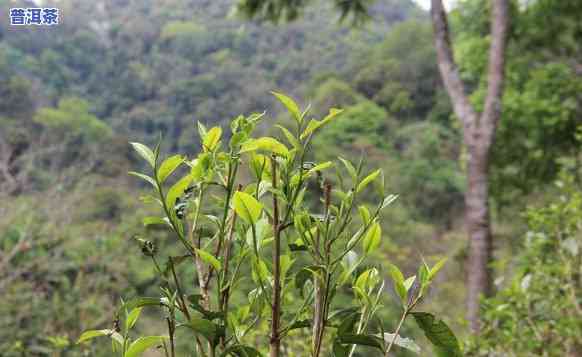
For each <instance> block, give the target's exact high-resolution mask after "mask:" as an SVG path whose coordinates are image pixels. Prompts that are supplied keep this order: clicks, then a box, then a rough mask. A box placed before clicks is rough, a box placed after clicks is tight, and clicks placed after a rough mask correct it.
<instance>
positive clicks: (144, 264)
mask: <svg viewBox="0 0 582 357" xmlns="http://www.w3.org/2000/svg"><path fill="white" fill-rule="evenodd" d="M15 3H18V4H19V6H22V7H32V6H34V5H32V3H28V2H26V1H17V2H13V1H8V0H0V14H2V16H4V14H7V13H8V9H9V8H11V7H14V6H15V5H14V4H15ZM47 3H50V2H47ZM511 4H512V7H511V14H512V22H511V27H510V34H509V45H508V50H507V51H508V54H507V61H506V62H507V64H506V76H507V79H506V86H505V92H504V96H503V107H504V111H503V115H502V118H501V121H500V127H499V129H498V132H497V143H496V144H495V146H494V148H493V155H492V156H493V157H492V165H491V166H492V167H491V177H492V180H491V183H490V187H491V192H492V198H491V206H492V208H493V209H492V215H493V223H494V227H495V229H494V234H495V238H496V240H495V263H494V266H493V270H494V271H495V276H496V280H495V288H496V290H498V291H499V293H498V294H497V295H495V296H494V297H492V298H491V299H487V300H486V301H484V303H483V311H484V313H483V316H484V330H483V331H484V332H483V336H482V337H481V338H479V339H475V338H466V340H467V343H466V346H465V351H466V352H467V354H471V355H476V356H477V355H482V356H487V355H516V356H522V355H523V356H539V355H547V356H561V355H565V354H563V353H566V352H567V353H569V354H570V355H572V356H576V353H580V352H579V351H580V349H581V348H582V347H581V346H582V343H581V342H580V338H579V336H580V332H582V326H581V325H580V319H579V318H578V317H579V316H580V311H581V310H580V304H581V303H582V301H581V300H580V299H581V294H582V293H581V291H580V286H581V285H580V284H581V283H580V264H579V262H580V254H582V252H580V249H579V244H580V234H579V226H580V214H581V212H582V210H581V208H580V197H579V196H580V195H579V177H580V169H579V159H580V155H579V149H578V148H579V146H580V140H581V139H582V135H581V134H582V132H580V130H579V128H580V118H581V115H582V103H581V100H582V99H581V97H580V93H581V92H582V77H581V74H582V44H581V42H580V38H582V23H581V22H580V18H581V16H582V6H581V4H580V2H579V1H576V0H565V1H552V0H537V1H532V2H527V4H524V3H522V2H518V1H515V2H512V3H511ZM236 5H237V2H236V1H234V0H169V1H153V0H148V1H140V0H112V1H94V2H89V1H72V0H71V1H69V0H62V1H58V2H55V3H54V6H55V7H58V8H59V9H60V10H61V24H60V25H59V26H54V27H50V28H48V27H45V28H42V29H41V28H35V27H20V28H15V27H14V26H10V25H9V23H8V22H7V21H6V18H2V20H0V296H2V297H3V298H2V300H1V301H0V355H3V356H4V355H5V356H53V355H54V356H109V355H110V346H109V343H108V342H106V343H101V344H99V343H83V344H81V345H76V344H75V341H76V339H77V338H78V337H79V335H80V334H81V332H82V331H84V330H87V329H94V328H111V327H112V325H113V322H114V319H115V316H114V315H115V311H116V310H117V308H118V307H119V305H120V303H121V299H126V300H127V299H129V298H131V297H134V296H151V295H156V294H158V293H159V289H158V287H157V281H158V277H157V276H156V274H155V271H154V268H153V267H152V266H151V265H150V264H149V261H148V260H147V259H146V258H145V257H143V255H142V254H141V247H140V245H139V243H138V242H137V241H136V240H135V239H133V238H135V237H136V236H139V237H147V239H150V240H152V241H155V242H156V244H157V246H158V248H159V251H160V253H161V254H163V255H165V256H171V255H176V254H178V252H179V247H178V246H177V245H176V242H175V240H174V239H171V234H170V233H168V232H167V231H165V230H162V229H159V227H155V226H152V227H144V225H143V223H142V218H143V217H144V216H151V215H152V214H154V213H152V208H151V207H150V206H148V205H147V204H143V202H140V200H138V199H137V197H141V201H144V202H147V201H148V198H147V195H146V194H145V189H146V188H145V185H141V184H140V183H139V182H138V181H137V180H135V179H133V178H130V177H129V176H128V175H127V172H128V171H140V169H143V168H145V167H146V165H145V164H144V162H143V161H142V160H139V158H138V157H137V156H136V155H135V153H134V152H132V150H131V147H130V145H129V144H128V142H129V141H132V142H133V141H139V142H143V143H145V144H146V145H148V146H150V147H154V145H155V143H156V142H157V141H158V139H159V138H160V137H161V143H162V144H161V147H162V150H163V152H165V153H168V154H172V153H182V154H185V155H188V156H189V157H190V158H194V157H195V155H196V154H197V153H198V151H199V147H200V146H199V143H200V141H201V139H203V138H201V135H200V131H199V127H198V126H197V124H196V123H197V122H201V123H203V124H205V125H206V126H207V127H214V126H222V127H223V128H225V129H226V128H228V127H229V126H230V123H231V121H232V120H233V119H234V118H237V117H238V115H244V116H247V115H250V114H252V113H261V112H263V111H266V118H265V119H263V121H262V122H261V123H260V124H259V125H258V127H257V130H258V131H260V132H262V133H264V134H265V135H274V136H279V134H280V133H279V132H278V131H277V132H276V131H275V129H272V128H273V124H276V123H279V124H283V125H288V124H290V123H292V119H291V118H290V117H289V116H288V115H287V114H286V112H285V111H283V110H281V107H280V106H278V105H277V101H276V100H275V99H274V98H273V97H272V96H270V95H269V94H268V93H269V91H271V90H279V91H282V92H285V93H288V94H289V95H290V96H292V97H294V98H296V99H298V102H300V103H309V104H310V105H311V108H312V109H311V111H312V114H313V115H314V116H315V117H323V116H325V115H326V114H327V110H328V109H329V108H331V107H336V108H342V109H343V110H344V111H343V112H342V114H341V115H340V117H339V118H338V119H337V120H334V122H332V123H330V124H329V125H328V126H327V127H326V130H325V131H322V132H321V133H320V134H319V135H318V136H317V138H316V139H315V140H314V141H313V143H312V151H311V154H310V157H309V158H308V159H309V160H311V161H313V162H325V161H327V160H335V159H336V158H337V156H341V157H343V158H347V159H349V160H351V161H352V162H358V161H359V160H360V158H364V161H363V162H364V164H363V166H364V168H365V170H366V171H369V169H370V168H372V167H379V168H382V169H383V172H384V180H385V187H386V191H388V192H391V193H397V194H399V199H398V200H397V202H395V203H393V205H392V206H391V207H390V209H389V210H386V212H385V213H384V218H383V220H382V221H381V222H380V223H381V229H382V232H383V235H382V247H381V249H379V250H377V251H375V252H374V253H373V254H371V256H370V257H369V258H370V260H371V263H370V264H372V265H373V264H376V265H377V266H381V265H382V264H385V263H386V262H391V263H394V264H397V265H398V266H400V267H401V268H402V270H403V271H404V272H405V273H406V276H410V275H412V274H414V271H415V270H416V269H417V263H418V262H419V261H421V260H423V259H426V260H427V261H429V262H431V264H432V263H434V262H436V261H438V260H439V259H441V258H444V257H447V258H448V263H447V264H446V266H445V267H444V268H443V272H442V273H441V274H440V275H439V277H438V278H437V280H436V282H435V285H434V286H433V287H432V290H431V291H430V294H429V296H428V297H427V299H426V300H425V301H423V302H422V304H423V305H425V306H426V307H427V308H430V309H431V310H433V311H437V312H438V313H439V315H440V316H442V317H443V318H444V320H445V321H447V322H448V323H449V325H450V326H451V327H452V328H453V330H455V332H457V335H459V336H460V337H461V339H464V337H465V335H466V333H465V332H464V331H466V327H467V325H466V322H465V321H464V319H463V316H464V315H463V314H464V312H463V302H464V298H465V291H464V288H463V281H464V275H465V274H466V269H465V258H466V254H467V243H466V240H465V239H464V227H463V192H464V191H465V176H466V172H465V167H464V165H463V162H464V161H463V159H464V157H465V156H466V155H467V152H466V148H464V147H463V145H462V136H461V128H460V124H459V123H458V121H456V120H455V118H454V115H453V110H452V107H451V104H450V100H449V98H448V96H447V94H446V91H445V89H444V88H443V85H442V81H441V78H440V75H439V70H438V66H437V60H436V54H435V50H434V46H433V37H432V36H433V33H432V28H431V25H430V21H429V16H428V13H427V12H426V11H424V10H422V9H421V8H419V7H418V6H417V5H416V4H415V3H414V2H412V1H410V0H381V1H377V2H375V3H374V4H373V5H371V7H370V8H369V10H368V12H369V14H370V18H369V19H367V21H365V22H364V23H361V24H357V26H354V25H353V24H352V23H350V22H349V21H347V22H338V20H339V18H340V16H341V14H338V13H337V12H335V11H334V9H333V5H332V4H331V3H330V2H329V1H314V2H313V4H311V6H310V7H307V8H305V10H304V13H302V14H301V16H298V17H297V19H296V20H295V21H294V22H291V23H282V24H274V23H270V22H263V21H259V20H249V19H246V18H245V17H244V16H242V15H241V14H240V13H239V12H237V6H236ZM47 6H48V5H47ZM490 11H491V9H490V6H489V3H488V1H482V0H467V1H462V2H460V3H459V4H458V6H457V7H456V8H455V9H454V10H453V11H452V12H451V13H450V18H451V27H452V31H453V34H454V41H455V44H456V46H455V56H456V57H457V59H458V62H459V64H460V69H461V76H462V78H463V79H464V80H465V81H466V83H468V86H469V87H470V89H471V90H472V93H474V94H473V95H472V96H471V98H470V99H471V102H472V103H473V105H474V106H475V107H477V108H481V107H482V106H483V101H484V98H485V88H486V84H487V83H486V81H485V77H484V76H483V73H484V72H485V71H486V66H487V61H488V57H487V47H488V44H489V41H490V38H489V37H488V36H487V34H488V31H489V14H490ZM265 122H268V124H265ZM224 132H225V133H224V134H223V135H228V134H227V131H226V130H225V131H224ZM225 140H226V139H225ZM556 180H557V184H556ZM366 195H367V196H366ZM363 199H364V200H365V202H368V203H372V202H376V201H377V197H375V194H374V193H372V192H368V193H365V194H364V197H363ZM313 204H317V203H316V202H315V203H313ZM180 269H183V270H184V271H185V272H190V273H192V270H193V267H183V268H180ZM387 286H391V285H390V284H387ZM338 294H339V295H340V296H339V299H348V297H349V296H351V294H352V293H351V291H339V292H338ZM395 297H396V293H395V292H394V291H392V289H391V288H386V294H384V295H383V297H382V299H383V300H382V303H383V304H384V305H386V306H387V307H389V309H388V310H387V311H388V312H387V313H386V314H385V316H382V320H384V321H386V322H387V323H388V324H389V326H388V327H389V328H391V329H394V328H395V327H396V326H391V325H390V324H395V323H396V322H397V320H398V316H399V311H398V308H396V307H395V306H394V304H393V301H394V300H395ZM346 301H347V300H346ZM391 306H394V308H391ZM158 320H159V319H158V316H157V315H156V313H155V312H149V311H145V310H144V313H143V314H142V316H141V317H140V322H139V323H138V324H137V325H136V327H135V328H136V329H137V330H138V331H140V333H144V334H161V333H162V331H163V329H164V328H165V327H164V326H163V324H162V323H161V322H158ZM160 321H161V320H160ZM302 333H303V335H302ZM310 333H311V331H308V330H305V331H303V332H298V336H299V337H302V338H305V336H306V334H307V335H309V334H310ZM253 334H254V335H255V336H261V335H266V334H267V329H266V327H265V326H260V327H259V328H257V330H256V331H253ZM402 335H403V336H409V337H413V338H414V339H415V341H417V343H418V344H419V345H420V346H421V348H422V349H423V352H427V353H430V352H428V351H430V347H428V345H427V344H426V343H425V342H423V341H426V340H423V337H422V333H421V332H420V330H418V329H417V328H416V327H415V326H414V325H413V324H408V323H407V324H404V326H403V330H402ZM178 348H186V347H185V346H184V345H179V346H178ZM290 348H293V351H304V350H302V348H306V347H305V346H303V345H302V344H301V343H298V344H296V345H294V346H293V347H290ZM565 349H567V351H566V352H564V351H565ZM180 351H183V350H180ZM184 353H185V352H184ZM297 353H300V352H297ZM364 353H365V351H363V352H361V355H365V354H364ZM395 353H396V354H397V355H399V356H400V355H402V356H406V355H412V353H411V352H410V351H406V350H405V349H398V350H397V351H396V352H395ZM179 355H181V354H179ZM184 355H185V354H184ZM356 355H357V354H356Z"/></svg>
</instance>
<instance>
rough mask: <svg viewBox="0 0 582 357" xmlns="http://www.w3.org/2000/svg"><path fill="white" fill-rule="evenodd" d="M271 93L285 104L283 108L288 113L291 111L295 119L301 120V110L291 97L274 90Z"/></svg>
mask: <svg viewBox="0 0 582 357" xmlns="http://www.w3.org/2000/svg"><path fill="white" fill-rule="evenodd" d="M271 93H272V94H273V95H274V96H275V97H276V98H277V99H278V100H279V101H280V102H281V103H282V104H283V105H284V106H285V108H287V110H288V111H289V113H291V115H292V116H293V119H295V120H296V121H297V122H301V119H302V117H301V111H300V110H299V106H298V105H297V103H296V102H295V101H294V100H293V99H292V98H291V97H288V96H286V95H285V94H283V93H278V92H274V91H273V92H271Z"/></svg>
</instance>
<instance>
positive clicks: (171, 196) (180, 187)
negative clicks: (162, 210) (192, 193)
mask: <svg viewBox="0 0 582 357" xmlns="http://www.w3.org/2000/svg"><path fill="white" fill-rule="evenodd" d="M191 182H192V176H191V175H190V174H188V175H186V176H184V177H182V178H181V179H180V180H178V182H176V183H175V184H174V185H173V186H172V187H171V188H170V190H169V191H168V193H167V195H166V206H167V207H168V209H169V210H170V211H171V213H172V214H173V212H174V209H173V208H174V206H175V205H176V199H177V198H178V197H180V196H182V194H183V193H184V191H185V190H186V189H187V188H188V186H189V185H190V183H191Z"/></svg>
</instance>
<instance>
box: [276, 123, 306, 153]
mask: <svg viewBox="0 0 582 357" xmlns="http://www.w3.org/2000/svg"><path fill="white" fill-rule="evenodd" d="M276 127H277V128H279V129H280V130H281V131H282V132H283V134H284V135H285V137H286V138H287V141H289V144H291V146H293V147H294V148H295V149H298V150H299V149H301V143H300V142H299V141H298V140H297V138H296V137H295V136H293V134H291V132H290V131H289V130H288V129H287V128H285V127H284V126H281V125H276Z"/></svg>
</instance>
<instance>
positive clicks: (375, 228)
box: [362, 222, 382, 254]
mask: <svg viewBox="0 0 582 357" xmlns="http://www.w3.org/2000/svg"><path fill="white" fill-rule="evenodd" d="M381 237H382V228H380V224H379V223H378V222H376V223H374V224H372V226H371V227H370V228H369V229H368V231H367V232H366V235H365V236H364V238H363V239H362V248H363V249H364V253H366V254H369V253H371V252H373V251H374V250H375V249H376V248H378V246H379V245H380V240H381Z"/></svg>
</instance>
